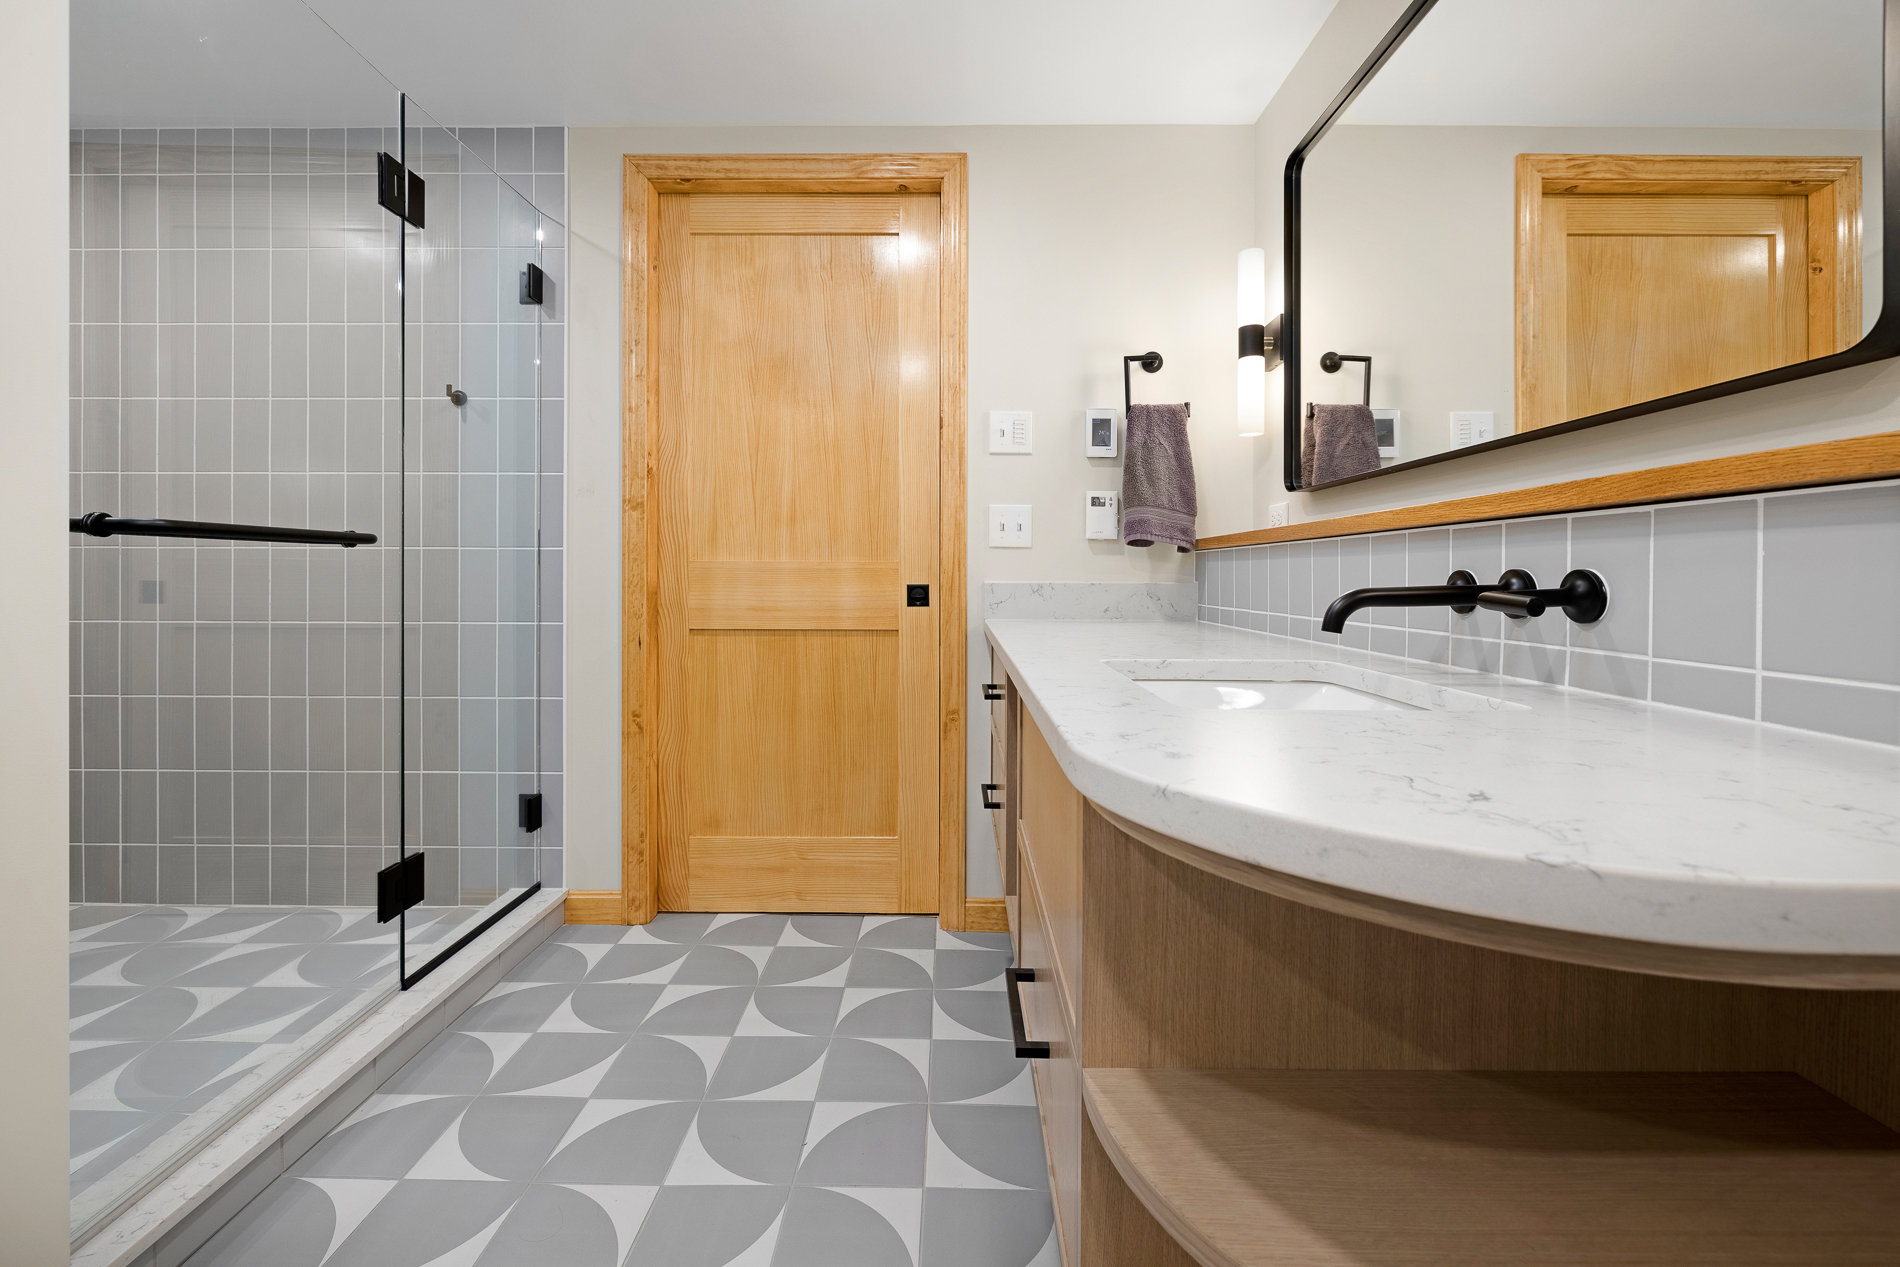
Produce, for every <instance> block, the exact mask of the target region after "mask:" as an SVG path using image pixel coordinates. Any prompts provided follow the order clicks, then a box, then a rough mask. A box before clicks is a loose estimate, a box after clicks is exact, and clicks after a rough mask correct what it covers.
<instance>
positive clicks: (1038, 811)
mask: <svg viewBox="0 0 1900 1267" xmlns="http://www.w3.org/2000/svg"><path fill="white" fill-rule="evenodd" d="M1021 725H1022V774H1021V779H1020V790H1021V793H1022V818H1021V821H1020V822H1019V823H1018V824H1017V828H1016V830H1017V839H1018V841H1019V843H1020V844H1021V846H1022V857H1021V858H1020V859H1019V860H1018V864H1017V865H1018V866H1019V867H1020V868H1022V869H1023V870H1025V871H1028V872H1031V873H1033V878H1034V882H1035V884H1036V887H1037V888H1038V890H1039V891H1040V894H1041V898H1042V908H1043V915H1044V917H1045V918H1046V919H1047V920H1048V925H1049V948H1050V954H1051V960H1052V963H1053V966H1054V968H1055V970H1056V974H1057V978H1058V980H1059V981H1060V982H1061V984H1062V987H1063V993H1064V995H1065V997H1066V999H1067V1001H1068V1007H1069V1015H1070V1025H1071V1027H1075V1026H1076V1016H1077V1013H1078V1012H1079V1011H1080V1010H1081V1006H1082V1005H1081V999H1082V992H1083V990H1084V988H1085V987H1086V982H1085V981H1084V976H1085V973H1086V970H1087V969H1086V964H1085V959H1084V953H1083V943H1082V903H1083V884H1082V848H1083V846H1082V824H1083V811H1084V803H1083V800H1082V794H1081V793H1079V792H1077V791H1076V790H1075V788H1074V786H1073V785H1072V784H1070V782H1069V779H1068V776H1067V775H1065V774H1063V773H1062V767H1061V766H1060V765H1059V764H1057V762H1056V757H1055V753H1053V752H1051V751H1050V750H1049V744H1048V742H1047V741H1046V740H1045V739H1043V737H1042V732H1041V731H1040V730H1038V729H1037V728H1036V723H1035V721H1034V720H1033V719H1032V718H1031V717H1030V716H1029V714H1028V711H1027V710H1024V713H1023V717H1022V722H1021ZM1078 1032H1081V1031H1080V1030H1079V1029H1078Z"/></svg>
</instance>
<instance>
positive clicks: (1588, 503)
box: [1196, 431, 1900, 550]
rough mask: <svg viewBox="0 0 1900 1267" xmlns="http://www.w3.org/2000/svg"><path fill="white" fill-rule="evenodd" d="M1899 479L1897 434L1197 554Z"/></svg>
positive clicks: (1296, 532) (1301, 529)
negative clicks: (1371, 533) (1529, 516)
mask: <svg viewBox="0 0 1900 1267" xmlns="http://www.w3.org/2000/svg"><path fill="white" fill-rule="evenodd" d="M1895 476H1900V431H1883V432H1880V433H1878V434H1875V435H1866V436H1854V437H1852V438H1851V439H1846V440H1823V441H1821V442H1819V443H1817V444H1797V445H1790V446H1788V447H1787V448H1782V449H1764V450H1762V451H1761V452H1759V453H1742V454H1738V455H1736V456H1734V457H1725V458H1705V459H1702V460H1700V461H1696V462H1680V463H1677V464H1675V465H1672V466H1652V467H1649V468H1647V469H1644V470H1640V471H1620V472H1618V473H1616V474H1614V475H1593V476H1591V477H1589V478H1587V479H1578V480H1565V481H1563V482H1562V483H1558V484H1541V485H1538V486H1537V487H1535V488H1519V489H1512V490H1510V491H1508V492H1499V493H1485V494H1482V495H1480V496H1477V497H1460V498H1456V499H1453V500H1451V501H1442V502H1425V503H1423V504H1421V505H1417V506H1403V507H1399V508H1397V509H1394V510H1379V511H1373V512H1371V513H1369V514H1364V515H1340V516H1337V517H1335V518H1332V519H1315V520H1312V521H1310V522H1308V523H1302V524H1289V525H1288V526H1287V527H1284V528H1255V529H1253V530H1251V531H1248V532H1232V533H1226V534H1223V535H1221V536H1216V537H1202V538H1201V539H1200V540H1199V541H1198V542H1196V546H1197V548H1199V549H1202V550H1222V549H1227V548H1229V547H1233V546H1253V545H1269V544H1271V543H1273V542H1275V541H1313V540H1319V539H1322V538H1326V537H1351V536H1357V535H1359V534H1361V533H1369V532H1395V531H1398V530H1400V529H1404V528H1433V527H1439V526H1442V525H1445V524H1460V523H1472V522H1476V521H1478V520H1484V519H1516V518H1521V517H1523V516H1526V515H1555V514H1563V513H1566V512H1569V511H1577V510H1603V509H1606V508H1609V507H1612V506H1644V505H1651V504H1655V503H1660V502H1672V501H1689V500H1693V499H1695V498H1699V497H1725V496H1731V495H1734V494H1738V493H1765V492H1772V491H1774V490H1776V489H1783V488H1811V487H1815V486H1818V485H1822V484H1845V483H1852V482H1854V481H1858V480H1876V479H1892V478H1894V477H1895Z"/></svg>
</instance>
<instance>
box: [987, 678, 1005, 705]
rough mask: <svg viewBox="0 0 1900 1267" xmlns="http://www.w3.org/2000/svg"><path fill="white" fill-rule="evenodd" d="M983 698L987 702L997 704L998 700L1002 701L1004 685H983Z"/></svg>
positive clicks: (996, 683)
mask: <svg viewBox="0 0 1900 1267" xmlns="http://www.w3.org/2000/svg"><path fill="white" fill-rule="evenodd" d="M983 698H984V699H986V700H989V701H990V702H991V703H995V702H996V701H997V700H1000V699H1002V698H1003V684H1002V683H1001V682H985V683H983Z"/></svg>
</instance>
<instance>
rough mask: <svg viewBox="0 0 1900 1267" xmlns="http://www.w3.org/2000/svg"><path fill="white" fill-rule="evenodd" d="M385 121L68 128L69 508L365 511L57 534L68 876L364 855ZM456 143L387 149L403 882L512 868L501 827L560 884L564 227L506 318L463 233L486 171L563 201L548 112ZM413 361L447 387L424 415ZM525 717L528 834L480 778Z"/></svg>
mask: <svg viewBox="0 0 1900 1267" xmlns="http://www.w3.org/2000/svg"><path fill="white" fill-rule="evenodd" d="M398 139H399V138H398V137H397V135H396V134H395V132H394V131H393V130H388V131H385V130H383V129H376V128H368V129H358V128H352V129H348V130H345V129H342V128H333V129H321V128H319V129H309V130H305V129H250V130H246V129H237V130H235V131H233V130H230V129H224V130H207V129H198V130H193V129H177V130H164V131H150V130H147V131H132V130H127V131H116V130H102V131H87V132H84V133H75V134H74V135H73V146H72V156H73V163H72V214H73V230H72V243H73V251H72V287H73V289H72V318H73V322H74V327H73V340H72V346H73V349H74V363H73V367H72V379H73V385H72V397H73V401H72V406H73V427H72V433H73V452H72V472H73V475H72V511H73V513H74V514H79V513H82V512H85V511H90V510H106V511H110V512H112V513H115V514H118V515H123V516H134V517H137V516H163V517H175V518H185V519H202V520H212V521H219V520H222V521H235V522H248V523H274V524H283V525H290V526H315V527H339V526H348V527H351V528H356V529H359V530H364V531H370V532H375V533H377V534H378V535H379V536H380V537H381V541H380V542H379V543H378V544H377V545H374V546H362V547H358V548H355V549H352V550H348V551H345V550H340V549H336V548H334V547H322V548H302V547H293V546H255V545H242V544H240V545H235V546H234V545H231V544H229V543H222V542H206V541H200V542H193V541H164V540H154V539H151V538H140V537H128V538H111V539H105V540H96V539H92V538H75V539H74V541H75V544H74V548H73V549H72V551H71V553H72V565H73V569H74V575H73V581H74V583H73V611H72V625H71V630H72V640H73V656H72V665H73V682H72V711H73V727H72V733H73V752H72V762H71V766H72V823H73V846H72V892H73V895H74V897H75V899H78V900H85V901H93V902H166V903H210V904H217V903H226V902H239V903H247V904H248V903H292V904H301V903H314V904H337V903H344V902H348V903H363V902H373V901H374V895H375V872H376V870H377V869H378V868H380V867H381V866H383V865H384V863H385V862H386V861H387V860H391V859H393V856H394V854H393V850H391V849H390V846H391V845H393V843H394V840H395V831H396V818H397V809H396V807H397V804H398V800H397V795H396V786H395V773H394V772H395V769H396V755H397V753H396V743H397V734H398V731H397V726H396V708H395V700H396V698H397V678H396V664H397V658H398V646H397V625H396V620H397V603H396V596H397V586H398V583H399V581H398V578H399V576H400V573H399V570H398V550H397V547H396V544H395V543H396V542H397V541H398V540H399V537H398V531H399V526H400V525H399V520H398V514H399V510H400V498H399V496H398V492H399V490H398V484H397V480H398V476H397V474H396V472H397V469H398V461H397V454H398V446H399V431H398V423H399V416H400V415H399V410H398V406H397V403H396V400H395V393H396V391H397V389H398V376H399V369H398V367H399V365H400V364H401V361H400V353H401V347H400V338H401V327H400V325H399V322H398V307H397V292H396V287H395V248H396V237H395V221H394V220H393V218H392V217H391V216H390V215H389V214H388V213H387V212H385V211H384V210H382V209H381V208H380V207H378V206H377V204H376V200H375V175H374V173H375V162H376V152H377V151H378V150H380V149H388V150H392V151H393V150H395V149H396V148H397V141H398ZM461 141H462V146H464V147H466V150H464V149H463V148H462V147H458V146H455V145H453V144H450V145H446V146H441V145H438V146H435V147H434V148H432V149H431V150H430V151H429V152H428V153H426V154H425V155H424V156H423V158H422V159H421V160H419V162H420V164H421V166H422V168H423V170H424V172H425V174H426V176H427V179H428V182H429V217H428V219H429V234H428V236H427V238H426V239H425V240H424V241H423V243H422V244H421V246H420V248H418V247H417V246H416V245H413V244H412V247H411V250H412V252H413V255H412V259H411V264H410V281H409V289H410V301H411V305H412V307H411V310H410V321H411V329H412V331H413V337H412V343H411V353H410V355H411V362H410V370H411V373H412V374H413V375H416V376H417V377H418V378H419V380H420V382H422V383H429V384H433V385H435V386H434V394H433V395H430V394H428V393H419V394H420V395H422V397H423V406H422V408H421V410H420V411H419V412H420V414H421V417H420V418H419V419H417V420H416V428H415V430H413V431H412V433H411V448H410V453H411V459H410V464H409V469H408V479H409V481H410V482H409V516H410V518H409V532H410V537H409V542H410V545H411V546H412V547H413V548H412V549H411V551H410V556H409V568H408V576H407V582H408V585H409V587H410V596H409V608H408V610H409V617H410V620H411V625H410V631H409V636H410V638H411V644H410V652H411V659H410V666H411V671H410V677H409V680H408V691H409V693H410V695H411V697H412V698H413V699H415V701H416V702H415V703H414V705H413V707H412V716H411V724H410V726H409V731H408V740H409V744H410V768H411V769H412V770H413V771H417V772H418V773H417V774H416V776H415V782H414V783H413V784H412V795H411V796H410V798H409V814H410V822H411V837H410V838H411V840H412V841H415V842H418V843H420V844H421V845H423V846H426V847H427V848H429V849H430V851H431V855H432V856H431V857H430V862H429V868H428V874H429V888H430V896H429V900H430V901H431V902H437V901H446V900H454V898H455V896H456V895H457V894H458V893H460V894H461V895H463V896H466V895H468V894H470V893H472V892H479V891H481V890H482V889H484V888H489V889H493V888H497V887H502V886H505V885H506V884H508V883H511V882H515V881H514V878H513V876H512V875H511V874H510V871H511V868H512V869H513V870H515V871H519V870H520V868H521V867H522V866H523V860H524V858H526V857H527V855H529V854H531V853H537V852H538V853H539V855H540V864H539V865H540V870H541V876H542V879H543V881H544V882H545V883H548V884H551V885H558V884H559V883H561V854H560V840H561V821H562V815H561V803H562V797H561V773H560V772H561V769H562V761H561V750H560V736H561V708H562V694H563V691H562V682H561V656H560V650H561V645H562V639H561V631H562V625H561V620H562V596H561V590H560V581H561V577H562V571H563V569H562V564H561V558H562V551H561V546H562V538H561V524H562V521H563V518H564V516H563V510H562V500H563V493H564V482H563V476H562V470H563V461H564V448H565V445H564V423H563V416H562V399H561V398H562V395H563V390H562V385H561V376H560V373H559V369H560V366H561V363H562V360H563V357H562V340H561V333H562V329H561V316H562V314H561V311H560V308H559V306H558V305H559V303H560V301H561V289H560V284H559V283H560V282H561V281H562V280H563V279H564V277H565V269H564V268H563V267H562V257H563V256H564V253H565V251H564V248H565V243H564V242H562V241H561V240H560V238H559V231H558V225H556V226H554V232H553V234H552V235H551V236H550V237H549V239H548V241H547V243H546V250H545V252H544V256H543V259H544V266H545V267H546V268H547V271H548V273H549V275H550V277H551V278H553V279H554V281H555V285H554V286H553V288H552V291H553V297H554V299H555V303H554V304H553V305H550V306H549V307H547V308H544V309H543V310H542V311H541V313H540V314H539V316H540V321H539V323H538V325H537V324H536V323H535V322H533V321H531V320H529V319H527V318H525V317H524V316H523V315H522V313H523V310H522V309H520V308H519V307H518V306H517V305H516V303H515V295H514V294H513V293H501V292H509V291H511V287H512V281H513V276H514V274H513V272H512V271H511V270H510V269H509V268H507V267H506V266H505V264H506V262H505V261H501V262H498V261H499V257H500V254H501V253H500V252H499V251H498V250H497V249H496V248H497V246H498V242H497V240H496V234H497V229H496V224H497V218H498V216H499V217H503V218H505V217H506V216H508V215H509V214H511V208H514V207H516V206H517V204H516V203H515V202H513V201H512V195H510V194H508V193H507V192H506V189H505V185H506V186H513V187H514V188H515V189H516V190H518V191H519V192H520V193H521V194H523V195H524V196H527V197H531V198H533V199H534V200H535V202H536V204H537V205H538V206H539V207H540V208H541V209H542V210H543V211H544V212H546V213H547V214H548V215H550V216H552V217H554V218H556V219H557V220H558V219H559V218H562V217H564V215H565V171H566V155H565V142H566V136H565V131H564V129H561V128H500V129H496V128H487V129H464V130H462V132H461ZM489 163H492V164H494V167H495V170H493V171H491V170H490V169H489V167H488V166H487V164H489ZM504 183H505V185H504ZM497 278H499V279H500V280H499V281H497V280H496V279H497ZM533 329H539V330H540V332H541V340H542V342H541V345H540V348H539V353H538V355H539V356H540V358H541V363H542V365H543V370H542V373H541V374H540V378H539V384H538V402H539V406H538V410H537V388H536V384H535V382H534V380H533V379H531V378H529V379H526V380H525V381H524V380H523V377H522V375H521V374H520V373H519V372H517V373H516V374H515V375H514V377H513V379H512V380H511V379H510V377H509V374H508V372H507V367H508V366H509V365H511V364H512V365H517V366H518V365H520V364H521V363H523V360H524V358H523V356H522V355H521V354H520V352H519V351H518V345H519V344H520V342H521V338H522V334H523V331H526V330H533ZM511 349H516V350H514V351H511ZM498 367H499V370H498ZM444 382H455V383H457V384H460V385H462V386H465V387H466V388H467V389H468V390H469V393H470V398H471V399H470V403H469V405H468V406H467V407H466V408H465V409H464V410H462V411H460V413H459V414H458V413H457V411H455V410H454V409H453V407H451V406H450V405H449V404H448V402H447V401H446V400H445V399H443V398H442V397H441V395H440V385H441V384H443V383H444ZM413 386H414V384H413V383H412V387H413ZM537 451H538V456H537ZM537 470H538V471H539V478H538V481H537V475H536V471H537ZM537 514H538V520H537V518H536V516H537ZM537 528H538V530H539V556H540V557H539V566H538V568H537V566H536V562H535V558H534V556H535V555H536V553H537V551H536V549H535V542H536V536H535V533H536V530H537ZM509 547H514V548H509ZM537 575H538V578H539V582H540V585H539V592H538V594H537V592H536V578H537ZM537 599H538V611H537ZM537 618H538V620H539V624H540V630H539V632H540V637H539V640H538V645H539V648H540V659H539V662H538V663H537V661H536V658H535V651H536V646H537V639H536V637H535V626H536V622H537ZM537 678H538V684H539V698H540V710H539V715H538V716H537V715H536V710H535V698H536V684H537ZM537 723H538V725H537ZM537 733H538V735H539V743H540V753H539V756H540V766H541V770H542V772H543V779H542V787H543V790H544V793H545V796H546V802H547V805H546V825H545V826H544V827H543V829H542V831H541V832H540V833H539V834H538V835H537V836H535V837H528V836H526V835H525V834H523V833H520V832H518V831H517V830H516V826H515V804H514V802H515V793H516V792H517V791H518V790H525V789H526V788H530V787H532V786H533V770H534V768H535V766H534V763H535V757H536V753H535V745H536V736H537Z"/></svg>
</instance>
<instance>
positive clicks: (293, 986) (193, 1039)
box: [69, 905, 475, 1220]
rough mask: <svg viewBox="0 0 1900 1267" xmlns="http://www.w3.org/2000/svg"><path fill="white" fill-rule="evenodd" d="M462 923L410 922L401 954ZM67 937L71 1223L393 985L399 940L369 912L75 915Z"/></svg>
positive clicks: (106, 911)
mask: <svg viewBox="0 0 1900 1267" xmlns="http://www.w3.org/2000/svg"><path fill="white" fill-rule="evenodd" d="M474 909H475V908H472V907H454V908H448V909H441V908H429V909H426V910H425V909H423V908H418V910H416V911H412V912H410V921H409V923H410V946H411V951H412V954H413V953H414V950H415V948H416V947H418V946H420V945H423V944H426V943H429V942H433V941H436V940H439V939H440V938H441V937H442V936H443V935H444V934H445V933H448V932H449V931H450V930H451V929H453V928H454V926H455V925H456V924H458V923H460V922H461V920H462V919H464V918H466V917H467V915H468V914H470V913H471V912H472V911H473V910H474ZM70 928H71V933H70V938H71V940H70V954H71V973H72V976H71V980H72V985H71V1031H70V1032H71V1053H72V1056H71V1059H72V1100H71V1110H72V1145H71V1160H70V1163H69V1185H70V1186H69V1191H70V1195H71V1198H72V1201H73V1204H74V1213H75V1216H76V1217H77V1218H79V1219H82V1220H83V1219H84V1218H86V1217H89V1215H90V1213H91V1212H95V1211H97V1210H98V1209H100V1208H102V1207H104V1206H105V1205H108V1204H111V1203H113V1202H116V1201H117V1200H118V1199H119V1198H120V1196H121V1195H122V1194H123V1193H124V1192H125V1191H126V1190H128V1189H129V1188H131V1187H132V1186H134V1185H136V1184H138V1183H139V1182H140V1181H141V1180H143V1179H144V1178H145V1177H146V1176H147V1175H148V1174H149V1173H150V1172H151V1170H152V1169H153V1168H154V1167H155V1166H157V1165H159V1164H161V1163H162V1162H163V1161H164V1160H166V1159H167V1158H169V1157H171V1156H173V1155H174V1154H175V1153H176V1152H177V1150H178V1149H180V1148H182V1147H184V1146H186V1145H187V1144H189V1143H190V1142H192V1141H193V1140H194V1139H196V1138H198V1137H199V1136H200V1135H201V1134H202V1133H203V1132H204V1131H205V1130H206V1129H207V1128H208V1127H209V1125H210V1124H211V1123H210V1122H209V1121H208V1120H207V1119H208V1118H210V1117H214V1116H217V1114H216V1113H215V1112H214V1110H216V1109H218V1108H221V1107H222V1105H221V1102H220V1100H219V1097H220V1096H221V1095H224V1094H225V1093H227V1092H229V1091H231V1090H232V1089H233V1088H234V1087H236V1086H237V1085H238V1084H240V1083H243V1082H245V1079H246V1078H247V1076H252V1075H255V1076H253V1077H252V1082H253V1083H257V1082H260V1081H268V1080H272V1074H273V1072H274V1071H276V1070H277V1069H279V1068H288V1066H290V1065H292V1064H294V1063H296V1061H297V1060H298V1059H299V1057H300V1056H302V1055H304V1054H307V1053H308V1052H309V1050H310V1049H311V1047H312V1046H313V1044H315V1043H318V1042H321V1041H322V1040H323V1039H324V1038H325V1037H326V1036H327V1035H328V1034H330V1033H333V1032H334V1031H335V1030H336V1029H337V1028H338V1027H340V1026H342V1025H345V1024H347V1023H349V1021H350V1019H351V1018H352V1017H353V1016H354V1015H356V1014H357V1013H359V1012H360V1011H361V1010H362V1009H363V1008H364V1007H365V1006H367V1005H368V1004H370V1003H371V1002H373V1000H374V998H375V997H377V996H379V995H380V994H381V993H382V992H383V991H384V990H386V989H388V988H389V987H390V986H391V985H393V984H394V981H395V964H396V925H395V924H394V923H390V924H386V925H379V924H377V923H376V914H375V912H374V911H373V910H371V909H369V908H367V907H285V906H255V907H246V906H100V905H82V906H74V907H73V908H72V916H71V921H70ZM260 1071H262V1072H261V1073H260ZM247 1085H248V1084H247ZM243 1094H244V1093H239V1095H240V1098H242V1095H243Z"/></svg>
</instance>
